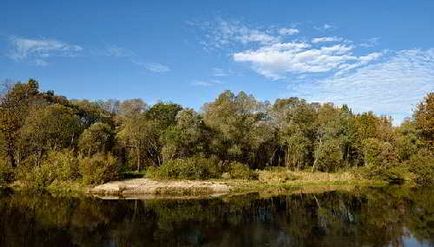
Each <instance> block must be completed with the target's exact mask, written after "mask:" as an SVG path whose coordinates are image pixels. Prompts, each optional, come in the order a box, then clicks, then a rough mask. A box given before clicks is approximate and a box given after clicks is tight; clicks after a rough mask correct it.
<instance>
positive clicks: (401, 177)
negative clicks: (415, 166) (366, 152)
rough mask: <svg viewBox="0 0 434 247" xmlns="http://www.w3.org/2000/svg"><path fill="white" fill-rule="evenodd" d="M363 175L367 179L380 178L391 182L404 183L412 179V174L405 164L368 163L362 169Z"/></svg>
mask: <svg viewBox="0 0 434 247" xmlns="http://www.w3.org/2000/svg"><path fill="white" fill-rule="evenodd" d="M361 175H362V177H364V178H366V179H372V180H380V181H384V182H387V183H389V184H402V183H404V182H405V181H406V180H410V178H409V177H410V174H409V172H408V170H407V169H406V167H405V166H403V165H390V166H377V165H368V166H365V167H363V168H362V169H361Z"/></svg>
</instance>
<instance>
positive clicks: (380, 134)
mask: <svg viewBox="0 0 434 247" xmlns="http://www.w3.org/2000/svg"><path fill="white" fill-rule="evenodd" d="M433 140H434V93H429V94H428V95H426V97H425V98H423V99H421V101H420V103H419V104H418V105H417V106H416V107H415V109H414V112H413V115H412V116H411V117H409V118H407V119H406V120H405V121H404V122H402V123H401V124H400V125H399V126H394V125H393V124H392V119H391V118H390V117H387V116H377V115H375V114H374V113H372V112H365V113H354V112H353V111H352V110H351V109H350V108H349V107H348V106H347V105H342V106H337V105H334V104H333V103H314V102H313V103H310V102H307V101H305V100H303V99H300V98H297V97H290V98H285V99H277V100H276V101H275V102H274V103H271V102H268V101H265V102H261V101H258V100H256V99H255V98H254V96H252V95H248V94H246V93H244V92H239V93H238V94H234V93H233V92H231V91H224V92H222V93H221V94H220V95H218V97H217V98H216V99H215V100H214V101H212V102H209V103H206V104H204V105H203V107H202V108H201V110H200V111H195V110H194V109H190V108H185V107H183V106H181V105H179V104H176V103H172V102H158V103H156V104H154V105H148V104H146V103H145V102H144V101H143V100H141V99H130V100H123V101H120V100H112V99H110V100H99V101H89V100H73V99H67V98H66V97H63V96H60V95H56V94H55V93H54V92H53V91H46V92H43V91H41V90H40V89H39V84H38V82H37V81H35V80H33V79H30V80H28V81H27V82H25V83H23V82H16V83H4V85H3V91H2V93H1V98H0V155H1V156H2V158H1V159H0V185H7V184H11V183H14V182H19V183H21V184H24V185H26V186H30V187H34V188H44V187H47V186H49V185H51V184H53V183H62V182H68V181H69V182H70V181H80V183H83V184H91V185H95V184H100V183H104V182H107V181H111V180H116V179H122V178H125V177H126V176H127V175H128V174H130V175H131V174H135V175H144V176H147V177H150V178H155V179H212V178H221V177H222V176H223V177H226V178H239V179H255V171H258V170H264V169H272V168H273V167H280V168H279V169H289V170H295V171H298V170H303V171H312V172H315V171H323V172H330V173H333V172H339V171H354V172H356V173H358V174H361V176H363V177H364V178H368V179H377V180H383V181H387V182H390V183H403V182H407V181H411V182H412V183H414V184H418V185H426V184H432V183H434V143H433Z"/></svg>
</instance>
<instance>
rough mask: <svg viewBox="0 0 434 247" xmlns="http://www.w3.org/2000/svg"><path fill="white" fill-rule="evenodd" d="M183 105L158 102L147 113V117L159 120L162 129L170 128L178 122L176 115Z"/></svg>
mask: <svg viewBox="0 0 434 247" xmlns="http://www.w3.org/2000/svg"><path fill="white" fill-rule="evenodd" d="M181 110H182V107H181V106H180V105H178V104H174V103H170V102H169V103H164V102H158V103H157V104H155V105H153V106H152V107H151V108H149V110H148V111H147V112H146V113H145V115H146V117H147V118H148V119H150V120H152V121H156V122H158V125H159V127H160V129H161V130H164V129H166V128H168V127H169V126H172V125H174V124H175V123H176V116H177V115H178V112H179V111H181Z"/></svg>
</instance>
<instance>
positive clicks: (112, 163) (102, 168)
mask: <svg viewBox="0 0 434 247" xmlns="http://www.w3.org/2000/svg"><path fill="white" fill-rule="evenodd" d="M79 164H80V166H79V168H80V174H81V176H82V177H83V182H84V183H86V184H102V183H105V182H108V181H111V180H115V179H117V178H118V177H119V173H120V166H119V162H118V160H117V159H116V157H114V156H113V155H111V154H110V153H108V154H102V153H97V154H95V155H93V156H91V157H82V158H81V159H80V162H79Z"/></svg>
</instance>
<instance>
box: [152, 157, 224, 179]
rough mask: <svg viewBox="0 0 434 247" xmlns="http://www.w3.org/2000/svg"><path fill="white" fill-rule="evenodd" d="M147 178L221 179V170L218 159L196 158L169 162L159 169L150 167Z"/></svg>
mask: <svg viewBox="0 0 434 247" xmlns="http://www.w3.org/2000/svg"><path fill="white" fill-rule="evenodd" d="M146 176H147V177H149V178H157V179H164V178H177V179H209V178H218V177H220V176H221V170H220V169H219V166H218V161H217V160H216V159H213V158H205V157H201V156H194V157H190V158H185V159H173V160H167V161H165V162H164V163H163V165H161V166H160V167H158V168H155V167H150V168H148V170H147V173H146Z"/></svg>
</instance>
